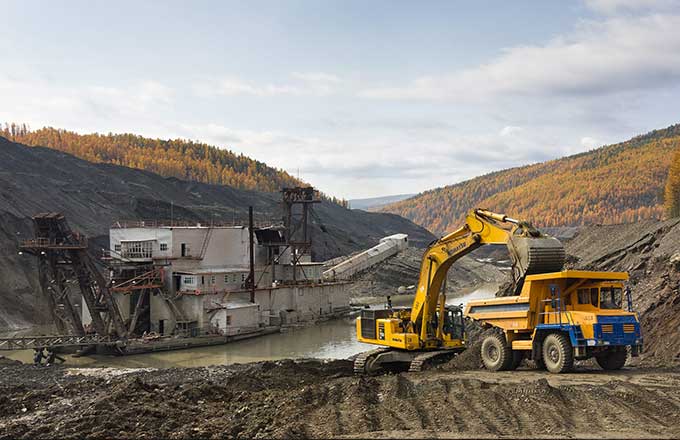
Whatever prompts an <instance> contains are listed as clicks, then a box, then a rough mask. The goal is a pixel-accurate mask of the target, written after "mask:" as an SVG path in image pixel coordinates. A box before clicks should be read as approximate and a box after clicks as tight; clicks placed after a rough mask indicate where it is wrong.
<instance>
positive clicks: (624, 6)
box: [585, 0, 679, 14]
mask: <svg viewBox="0 0 680 440" xmlns="http://www.w3.org/2000/svg"><path fill="white" fill-rule="evenodd" d="M585 4H586V6H588V7H589V8H590V9H592V10H594V11H596V12H600V13H603V14H617V13H620V12H624V11H625V12H630V11H636V12H639V11H645V10H646V11H654V10H656V11H659V10H669V9H673V8H677V7H678V6H679V5H678V1H677V0H585Z"/></svg>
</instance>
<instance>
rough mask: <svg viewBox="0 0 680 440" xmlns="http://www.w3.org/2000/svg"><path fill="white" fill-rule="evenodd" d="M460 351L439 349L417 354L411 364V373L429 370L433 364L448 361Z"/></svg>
mask: <svg viewBox="0 0 680 440" xmlns="http://www.w3.org/2000/svg"><path fill="white" fill-rule="evenodd" d="M456 353H458V352H457V351H454V350H438V351H430V352H426V353H420V354H418V355H416V357H414V358H413V360H412V361H411V365H409V368H408V371H409V373H417V372H418V371H423V370H427V369H428V368H429V367H431V366H432V365H433V364H437V363H442V362H446V361H448V360H449V359H451V358H452V357H453V356H455V355H456Z"/></svg>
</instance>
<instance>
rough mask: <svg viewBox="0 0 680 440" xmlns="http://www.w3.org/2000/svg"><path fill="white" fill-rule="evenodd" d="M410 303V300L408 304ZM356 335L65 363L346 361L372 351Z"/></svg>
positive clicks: (296, 332)
mask: <svg viewBox="0 0 680 440" xmlns="http://www.w3.org/2000/svg"><path fill="white" fill-rule="evenodd" d="M495 291H496V286H495V285H485V286H482V287H480V288H478V289H476V290H473V291H471V292H469V293H466V294H465V295H463V296H458V297H453V298H450V299H448V300H447V303H448V304H464V303H466V302H467V301H469V300H472V299H483V298H490V297H493V295H494V292H495ZM412 300H413V297H412V296H411V298H410V300H409V301H408V302H409V303H410V301H412ZM355 333H356V332H355V327H354V318H353V317H348V318H345V319H337V320H332V321H327V322H322V323H319V324H317V325H313V326H309V327H302V328H297V329H291V330H288V331H286V332H284V333H277V334H272V335H267V336H262V337H257V338H252V339H247V340H243V341H237V342H232V343H229V344H226V345H217V346H213V347H201V348H192V349H187V350H178V351H167V352H159V353H150V354H138V355H133V356H123V357H112V356H98V355H95V356H88V357H82V358H74V357H71V356H68V357H67V363H68V365H72V366H88V367H104V366H109V367H111V366H113V367H201V366H208V365H229V364H234V363H245V362H256V361H263V360H276V359H286V358H319V359H345V358H347V357H350V356H352V355H354V354H357V353H360V352H362V351H366V350H371V349H372V348H374V346H372V345H368V344H362V343H360V342H357V341H356V335H355ZM25 334H27V333H25ZM31 334H36V333H31ZM0 354H3V355H5V356H7V357H9V358H12V359H18V360H21V361H22V362H26V363H30V362H31V361H32V352H31V351H30V350H26V351H6V352H0Z"/></svg>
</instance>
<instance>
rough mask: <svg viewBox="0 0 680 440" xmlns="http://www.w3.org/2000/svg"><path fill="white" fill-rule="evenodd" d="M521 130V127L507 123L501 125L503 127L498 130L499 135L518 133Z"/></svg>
mask: <svg viewBox="0 0 680 440" xmlns="http://www.w3.org/2000/svg"><path fill="white" fill-rule="evenodd" d="M521 131H522V127H518V126H516V125H507V126H505V127H503V129H502V130H501V131H500V133H499V134H500V135H501V136H511V135H513V134H515V133H519V132H521Z"/></svg>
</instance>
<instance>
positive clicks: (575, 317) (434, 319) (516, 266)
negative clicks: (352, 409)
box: [354, 209, 642, 374]
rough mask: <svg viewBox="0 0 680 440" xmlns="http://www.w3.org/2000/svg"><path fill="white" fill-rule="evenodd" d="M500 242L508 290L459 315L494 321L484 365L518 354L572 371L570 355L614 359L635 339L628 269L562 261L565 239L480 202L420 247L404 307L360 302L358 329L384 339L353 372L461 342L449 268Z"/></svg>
mask: <svg viewBox="0 0 680 440" xmlns="http://www.w3.org/2000/svg"><path fill="white" fill-rule="evenodd" d="M489 244H495V245H506V246H507V248H508V251H509V254H510V259H511V261H512V275H513V283H512V292H513V293H514V295H515V296H510V297H505V298H498V299H492V300H481V301H472V302H470V303H468V304H467V306H466V309H465V312H466V313H465V316H467V317H469V318H471V319H474V320H477V321H479V322H480V323H481V324H482V325H483V326H484V327H494V328H496V329H497V330H498V331H497V332H496V333H494V334H492V335H490V336H488V337H487V338H486V339H485V340H484V342H483V344H482V348H481V350H482V353H481V354H482V359H483V361H484V365H485V366H486V367H487V368H488V369H490V370H509V369H514V368H516V367H517V366H518V365H519V363H520V362H521V361H522V359H524V358H529V359H532V360H534V361H535V362H536V363H537V365H539V366H545V367H546V368H547V369H548V370H549V371H551V372H555V373H561V372H565V371H569V370H570V369H571V368H572V366H573V360H574V359H587V358H589V357H595V358H596V360H597V361H598V363H599V364H600V365H601V366H602V367H603V368H605V369H618V368H621V367H622V366H623V364H624V363H625V361H626V356H627V349H628V348H630V349H631V350H632V352H633V354H634V355H635V354H637V352H638V351H639V350H640V349H641V347H642V338H641V335H640V324H639V321H638V319H637V316H636V315H635V314H634V313H633V312H632V305H631V302H630V299H629V301H628V309H627V310H624V309H623V304H622V289H623V285H622V281H623V280H625V279H627V274H625V273H608V272H584V271H562V268H563V266H564V260H565V252H564V247H563V246H562V244H561V243H560V241H559V240H557V239H556V238H553V237H550V236H548V235H546V234H543V233H542V232H540V231H539V230H537V229H536V228H534V227H533V226H532V225H531V224H530V223H528V222H524V221H519V220H515V219H513V218H510V217H508V216H506V215H503V214H496V213H493V212H490V211H488V210H484V209H476V210H473V211H471V212H470V213H469V214H468V215H467V217H466V220H465V224H464V225H463V226H461V227H460V228H459V229H457V230H456V231H454V232H452V233H450V234H447V235H445V236H443V237H442V238H440V239H438V240H436V241H435V242H433V243H432V244H431V245H430V246H429V247H428V248H427V250H426V251H425V253H424V255H423V259H422V263H421V268H420V276H419V280H418V287H417V290H416V295H415V298H414V301H413V306H412V307H411V308H397V307H391V306H390V305H388V307H387V308H386V309H383V310H362V312H361V316H360V317H359V318H357V320H356V330H357V339H358V340H359V341H360V342H364V343H368V344H374V345H379V346H381V347H382V348H379V349H376V350H372V351H369V352H366V353H362V354H360V355H358V356H357V358H356V359H355V363H354V371H355V373H358V374H363V373H375V372H378V371H381V370H391V369H398V370H408V371H420V370H422V369H424V368H428V367H429V366H431V365H433V364H436V363H439V362H443V361H446V360H448V359H450V358H451V357H453V356H454V355H455V354H457V353H460V352H461V351H463V350H465V348H466V346H465V328H464V314H463V310H462V309H461V308H460V307H456V306H447V305H446V295H445V293H444V292H445V280H446V274H447V272H448V270H449V268H450V267H451V265H452V264H453V263H454V262H455V261H457V260H458V259H460V258H461V257H462V256H464V255H466V254H468V253H470V252H472V251H473V250H475V249H477V248H478V247H480V246H483V245H489Z"/></svg>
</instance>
